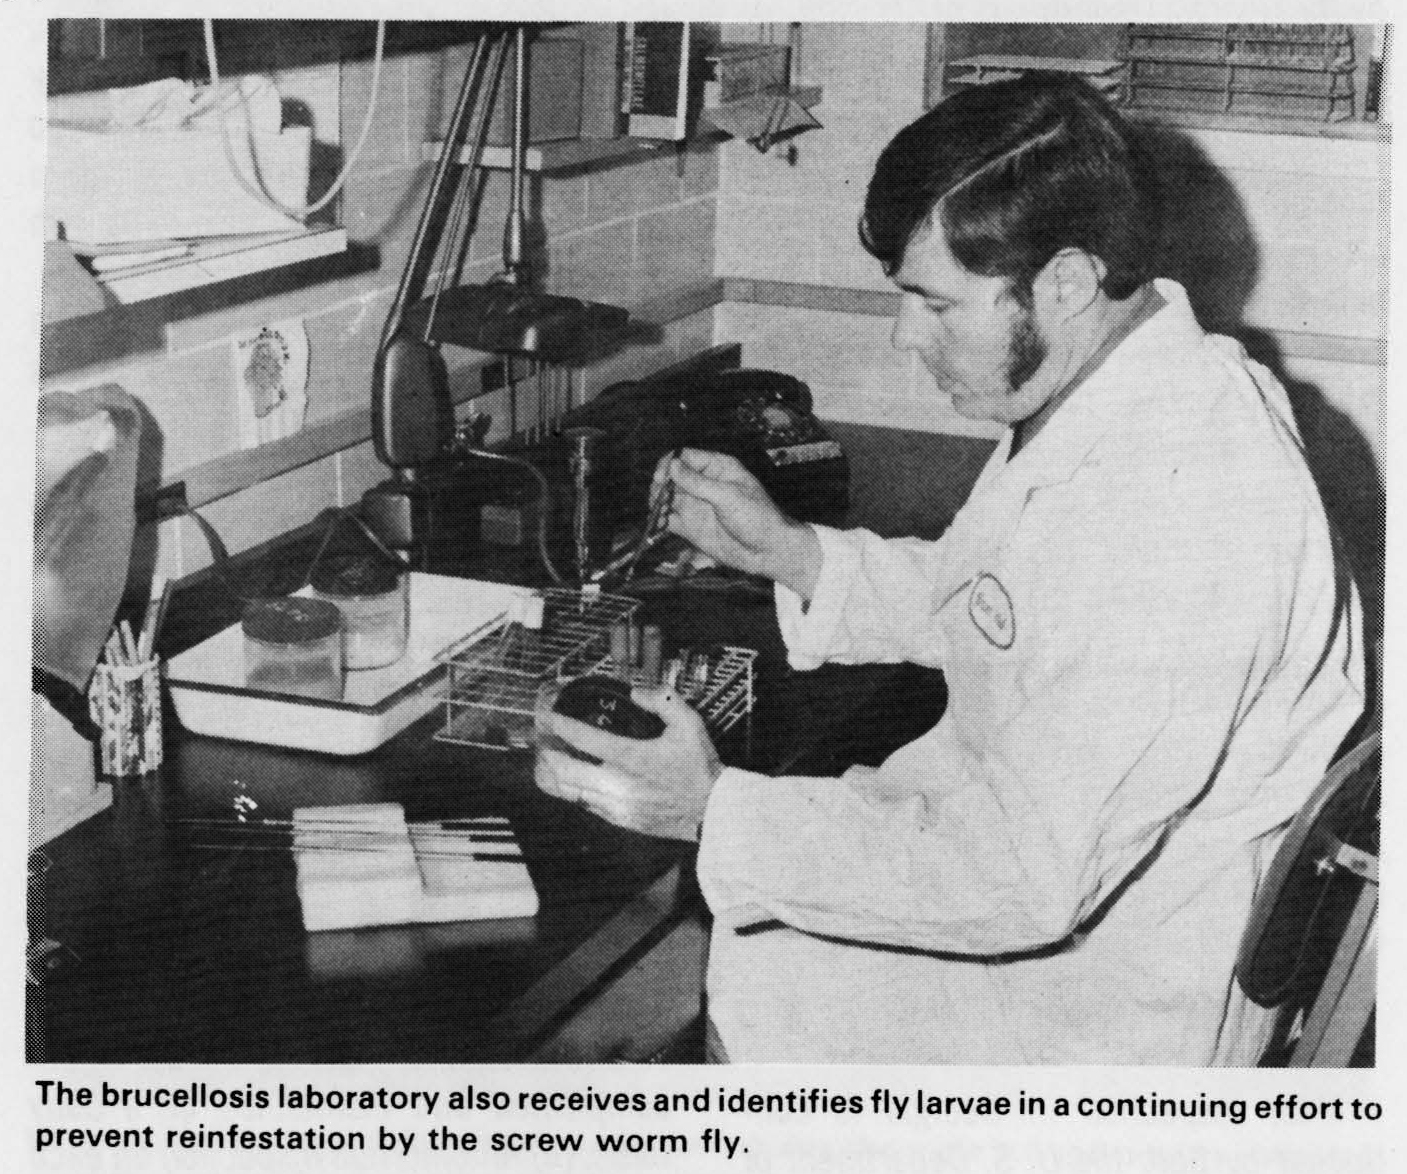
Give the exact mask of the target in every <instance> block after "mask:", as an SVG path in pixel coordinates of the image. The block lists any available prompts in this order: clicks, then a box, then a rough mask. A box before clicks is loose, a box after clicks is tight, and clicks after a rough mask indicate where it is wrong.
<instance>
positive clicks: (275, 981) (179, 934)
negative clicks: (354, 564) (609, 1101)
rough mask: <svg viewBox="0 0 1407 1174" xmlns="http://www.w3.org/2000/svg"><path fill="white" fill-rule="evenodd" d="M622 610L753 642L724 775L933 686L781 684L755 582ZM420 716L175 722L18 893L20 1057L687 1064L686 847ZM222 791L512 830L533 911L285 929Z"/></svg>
mask: <svg viewBox="0 0 1407 1174" xmlns="http://www.w3.org/2000/svg"><path fill="white" fill-rule="evenodd" d="M859 488H860V489H861V491H862V492H863V482H862V483H861V485H860V486H859ZM643 606H644V609H645V614H646V616H647V617H648V618H651V619H653V620H655V621H656V622H659V623H661V625H662V626H663V627H664V628H665V631H666V639H667V641H672V642H674V643H696V644H697V643H704V642H707V641H713V642H727V643H734V644H743V645H747V646H751V647H755V648H757V649H758V650H759V654H760V655H759V660H758V664H757V698H758V703H757V707H756V711H755V713H754V715H753V722H752V726H751V729H750V731H749V734H750V737H747V738H742V737H738V738H734V739H733V740H732V741H731V742H729V743H728V744H727V745H726V746H725V748H724V756H725V760H726V761H729V762H731V763H735V764H737V765H744V766H749V767H752V768H754V769H759V770H762V771H764V772H768V771H770V772H773V773H780V772H790V773H804V774H813V775H828V774H836V773H839V771H840V770H841V769H843V767H844V766H845V765H846V764H847V763H849V762H857V761H859V762H865V761H870V762H873V761H878V760H879V759H880V758H882V757H883V755H884V754H885V753H886V752H888V751H889V750H892V749H893V748H894V747H896V746H898V745H900V744H902V743H903V742H905V741H908V740H909V739H910V738H912V737H914V736H916V735H917V734H918V733H919V732H921V731H922V730H923V729H925V728H927V727H928V726H930V725H931V724H932V722H933V721H935V720H936V719H937V717H938V716H939V714H940V713H941V710H942V707H943V703H944V698H945V694H944V692H943V686H942V681H941V677H940V676H939V675H938V674H936V673H933V672H930V671H924V670H918V669H914V668H912V667H907V666H865V667H850V668H845V667H840V666H824V667H823V668H821V669H819V670H816V671H814V672H808V673H796V672H793V671H791V670H790V669H788V668H787V667H786V664H785V659H784V655H783V651H782V646H781V642H780V638H779V636H778V635H777V631H776V622H775V615H774V612H773V609H772V606H771V602H770V596H768V595H766V594H763V593H760V592H757V591H755V590H754V591H751V592H747V591H743V592H739V591H736V590H726V591H719V590H713V591H701V590H693V589H685V590H682V591H669V592H665V593H664V594H661V595H651V596H648V597H646V599H645V601H644V605H643ZM175 610H179V609H175ZM188 615H196V616H198V617H200V622H199V623H192V622H189V621H182V620H181V619H180V618H179V617H178V618H177V619H176V621H175V622H174V623H173V625H172V627H173V630H174V631H175V632H176V633H177V636H178V639H177V640H176V641H175V642H173V646H172V647H169V648H168V649H167V652H168V654H169V653H170V652H172V651H176V650H177V649H178V648H179V647H183V646H188V645H189V644H191V643H194V642H196V641H197V640H198V639H202V638H204V635H208V634H209V631H204V632H203V633H202V630H201V629H202V628H204V629H209V630H218V628H219V627H220V626H223V624H224V623H226V622H229V617H228V616H223V615H221V614H219V609H218V608H211V607H206V606H201V607H198V608H196V609H195V611H194V612H190V611H188ZM441 721H442V715H440V714H439V713H432V714H431V715H430V716H429V717H427V718H425V719H423V720H422V721H420V722H418V723H416V724H415V725H413V726H411V727H409V728H408V729H407V730H405V731H404V732H403V733H402V734H400V735H399V736H398V737H396V738H395V739H393V740H392V741H390V742H389V743H387V744H386V745H385V746H383V747H382V748H380V749H379V750H377V751H375V752H373V753H371V754H369V755H365V756H362V757H359V758H350V759H348V758H337V757H333V756H328V755H321V754H313V753H307V752H298V751H290V750H282V749H276V748H273V747H268V746H260V745H256V744H252V743H242V742H233V741H224V740H219V739H212V738H204V737H197V736H194V735H190V734H187V733H184V732H181V731H179V730H176V729H172V730H171V731H170V732H169V734H168V745H167V762H166V764H165V766H164V767H163V768H162V770H161V772H160V773H159V774H158V775H157V776H154V777H151V778H148V779H145V780H142V781H140V782H119V783H118V784H117V785H116V786H115V788H114V804H113V806H112V807H111V808H110V809H109V810H107V811H104V812H102V813H100V814H99V815H97V816H95V817H93V818H92V819H90V820H88V821H87V822H86V823H84V824H81V825H79V826H78V827H76V828H74V829H72V830H70V831H69V832H67V833H65V834H64V835H62V836H60V837H59V838H57V839H56V840H54V841H53V842H52V843H50V844H49V845H47V846H46V848H45V852H46V855H47V856H48V858H49V860H50V862H51V867H49V869H48V870H47V871H46V872H45V873H44V874H43V875H42V876H40V877H38V878H37V879H36V880H35V881H33V882H32V884H31V888H30V899H29V906H30V930H31V937H32V938H38V937H41V936H48V937H49V938H52V939H54V940H56V941H58V942H60V943H62V944H63V945H64V946H65V947H68V948H69V949H71V950H72V951H73V952H74V954H75V955H76V956H77V960H76V961H75V962H74V963H73V965H72V966H71V967H69V968H67V969H66V970H65V971H63V972H62V973H59V974H56V975H54V976H53V977H52V978H51V979H50V980H49V981H48V982H47V983H46V984H45V985H43V986H39V987H35V986H31V987H29V988H28V1005H27V1056H28V1059H29V1060H31V1061H51V1062H112V1063H116V1062H150V1061H169V1062H198V1063H207V1062H293V1063H297V1062H332V1063H346V1062H456V1063H465V1062H495V1061H584V1062H590V1061H608V1060H628V1061H641V1060H647V1059H650V1058H654V1057H657V1056H659V1055H660V1054H661V1053H662V1052H665V1053H666V1054H667V1055H669V1058H677V1059H687V1058H690V1057H689V1055H688V1054H687V1053H679V1052H677V1051H676V1052H675V1053H673V1054H670V1053H667V1052H666V1049H668V1048H669V1047H670V1046H671V1044H672V1043H674V1042H675V1041H677V1040H678V1039H679V1038H681V1032H686V1031H687V1029H688V1028H689V1026H690V1025H691V1024H693V1023H695V1022H696V1021H697V1018H698V1012H699V1006H700V993H701V989H702V968H703V960H704V954H705V948H706V941H707V919H706V913H705V911H704V909H703V906H702V902H701V900H700V899H699V897H698V894H697V889H696V886H695V883H694V880H693V869H692V861H693V851H694V850H693V848H692V846H689V845H683V844H679V843H675V842H671V841H665V840H658V839H654V838H651V837H647V836H642V835H637V834H634V833H631V832H626V831H623V830H621V829H618V828H615V827H612V826H610V825H608V824H606V823H604V822H603V821H601V820H599V819H597V818H596V817H594V816H592V815H590V814H588V813H586V812H585V811H584V809H582V808H580V807H576V806H573V805H570V804H567V803H564V802H561V801H560V800H557V799H554V798H551V797H549V796H546V795H544V794H542V793H541V792H539V791H538V790H537V789H536V788H535V787H534V785H533V782H532V765H531V757H530V755H529V754H528V753H527V752H523V751H509V752H499V751H487V750H479V749H475V748H472V747H467V746H461V745H453V744H448V743H444V742H440V741H437V740H435V738H434V733H435V730H436V729H437V728H438V727H439V725H440V723H441ZM740 733H741V731H740ZM239 796H243V797H245V798H246V799H250V800H253V801H254V803H256V804H257V807H255V808H253V809H252V813H253V814H254V815H255V816H256V817H258V818H264V819H270V820H279V819H286V818H287V817H288V815H289V813H290V812H291V811H292V809H293V808H295V807H298V806H302V805H318V804H341V803H370V802H383V801H394V802H399V803H402V804H403V805H404V807H405V811H406V816H407V819H412V820H414V819H432V818H447V817H452V816H461V817H463V816H472V815H486V814H492V815H502V816H507V817H508V819H509V821H510V822H511V825H512V828H513V831H514V833H515V834H516V837H517V839H518V841H519V842H520V843H521V845H522V848H523V853H524V856H525V857H526V860H527V865H528V869H529V871H530V873H531V875H532V879H533V882H534V885H535V886H536V888H537V891H538V894H539V897H540V901H541V908H540V911H539V913H538V915H537V916H536V917H535V918H532V919H523V920H517V921H492V922H462V923H454V924H448V925H428V926H427V925H422V926H393V927H385V928H375V929H365V930H355V931H345V932H336V931H334V932H322V933H316V934H309V933H306V932H305V931H304V930H303V928H302V924H301V919H300V912H299V902H298V897H297V893H296V890H295V883H294V879H295V872H294V863H293V860H292V856H291V853H289V852H288V851H286V850H268V849H270V848H273V847H274V846H273V845H270V844H268V843H267V841H266V840H265V838H264V837H262V836H261V837H251V838H249V839H247V840H240V839H239V834H238V833H237V832H236V833H234V835H233V836H231V835H230V833H229V832H226V833H225V835H224V838H221V837H218V836H216V835H215V834H214V833H213V832H211V831H210V830H209V829H208V828H206V826H205V825H204V824H202V823H193V822H190V821H193V820H205V819H208V818H212V817H214V818H224V819H228V818H229V817H230V816H231V814H232V813H233V812H234V811H235V807H234V800H235V799H236V797H239ZM245 809H246V810H249V808H248V807H247V804H246V805H245ZM207 843H216V845H217V846H215V847H206V846H202V845H205V844H207Z"/></svg>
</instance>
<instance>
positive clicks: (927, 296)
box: [894, 281, 953, 302]
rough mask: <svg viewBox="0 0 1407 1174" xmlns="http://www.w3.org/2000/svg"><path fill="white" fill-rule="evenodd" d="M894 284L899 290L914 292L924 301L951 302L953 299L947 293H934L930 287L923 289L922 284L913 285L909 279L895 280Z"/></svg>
mask: <svg viewBox="0 0 1407 1174" xmlns="http://www.w3.org/2000/svg"><path fill="white" fill-rule="evenodd" d="M894 284H895V285H896V286H898V287H899V288H900V289H901V290H903V291H904V292H905V293H911V294H915V295H916V296H918V297H921V298H923V299H924V300H925V301H930V302H951V301H953V298H951V297H950V296H949V295H947V294H943V293H935V292H934V291H933V290H931V289H924V287H923V286H921V285H915V284H914V283H913V282H911V281H896V282H895V283H894Z"/></svg>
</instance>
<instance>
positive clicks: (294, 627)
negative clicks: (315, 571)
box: [243, 596, 346, 701]
mask: <svg viewBox="0 0 1407 1174" xmlns="http://www.w3.org/2000/svg"><path fill="white" fill-rule="evenodd" d="M243 628H244V668H245V684H246V685H247V686H248V687H249V688H250V689H263V690H267V691H268V692H270V693H290V694H293V695H294V696H297V697H313V698H317V699H319V700H322V701H341V700H342V694H343V691H344V687H345V684H346V671H345V666H344V661H343V655H342V628H343V623H342V613H341V612H340V611H339V610H338V609H337V608H336V607H335V606H334V605H333V604H330V603H328V602H326V601H325V600H321V599H303V598H299V597H296V596H285V597H281V598H274V599H256V600H254V601H252V602H251V603H250V604H249V605H248V606H247V607H246V608H245V612H244V622H243Z"/></svg>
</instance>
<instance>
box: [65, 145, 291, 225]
mask: <svg viewBox="0 0 1407 1174" xmlns="http://www.w3.org/2000/svg"><path fill="white" fill-rule="evenodd" d="M312 137H313V132H312V128H310V127H306V126H300V127H289V128H287V129H285V130H283V131H280V132H279V133H277V134H259V133H255V134H250V133H248V132H247V131H243V132H242V131H241V129H239V128H237V127H236V126H235V125H234V124H233V122H232V124H231V126H230V127H229V128H227V131H226V132H224V133H222V132H221V131H220V130H218V129H217V130H111V131H102V130H88V129H81V128H77V127H71V126H63V125H59V124H51V125H50V127H49V137H48V146H49V160H48V170H47V172H46V176H45V216H46V219H47V220H48V222H49V224H50V227H51V229H53V228H55V227H57V226H62V235H63V236H64V237H65V238H66V239H68V240H71V241H83V242H87V243H91V244H104V243H108V242H115V241H144V240H169V239H172V238H182V237H203V236H229V235H231V234H235V233H253V232H278V231H290V230H293V229H296V228H298V227H299V226H300V222H299V221H298V220H296V219H294V218H292V217H290V216H288V215H286V214H285V213H283V212H281V211H279V210H278V209H277V208H274V207H270V206H269V204H268V203H266V202H265V201H264V200H263V199H261V198H259V195H258V194H257V193H258V192H260V191H261V190H262V191H263V192H265V193H267V194H268V195H269V196H272V197H273V198H274V199H275V200H277V201H278V202H280V203H282V204H283V205H284V206H286V207H290V208H301V207H302V206H303V205H304V204H305V203H307V200H308V165H309V159H310V155H311V151H312ZM238 177H242V178H243V179H244V181H245V184H247V185H248V187H249V188H252V189H253V191H250V190H247V189H246V187H245V186H244V185H242V184H241V183H240V179H239V178H238Z"/></svg>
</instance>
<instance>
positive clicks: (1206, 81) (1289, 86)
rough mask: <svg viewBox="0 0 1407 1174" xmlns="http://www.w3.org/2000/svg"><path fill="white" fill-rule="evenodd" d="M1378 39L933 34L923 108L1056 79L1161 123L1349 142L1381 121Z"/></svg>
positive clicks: (1351, 33)
mask: <svg viewBox="0 0 1407 1174" xmlns="http://www.w3.org/2000/svg"><path fill="white" fill-rule="evenodd" d="M1383 36H1384V31H1383V29H1382V28H1381V27H1375V26H1370V25H1349V24H948V25H934V26H932V28H931V29H930V34H929V70H928V73H929V76H928V94H927V97H928V100H929V104H930V105H931V104H933V103H935V102H937V101H938V100H940V99H941V98H942V97H943V96H944V95H946V94H948V93H951V92H953V90H955V89H957V88H960V87H962V86H965V85H972V84H980V83H982V82H987V81H994V80H997V79H999V78H1002V77H1013V76H1017V75H1019V74H1021V73H1024V72H1027V71H1030V70H1036V69H1046V70H1049V69H1054V70H1058V71H1061V72H1067V73H1076V74H1079V75H1081V76H1084V77H1086V78H1087V79H1089V80H1090V81H1092V82H1093V83H1094V84H1096V85H1098V86H1100V87H1101V88H1102V89H1104V91H1105V92H1106V93H1108V94H1109V95H1110V96H1111V97H1113V98H1114V99H1115V100H1116V101H1117V102H1118V103H1119V104H1120V105H1122V106H1124V107H1125V108H1127V109H1129V110H1136V111H1137V110H1142V111H1149V112H1150V113H1155V114H1156V115H1157V116H1158V117H1160V118H1163V119H1164V120H1166V121H1171V122H1184V123H1191V124H1201V125H1218V126H1227V127H1232V128H1236V129H1261V130H1287V129H1294V130H1303V129H1305V128H1307V127H1313V128H1315V129H1316V130H1317V131H1318V133H1327V134H1333V133H1336V130H1337V131H1343V132H1344V133H1351V127H1352V126H1353V125H1354V124H1361V123H1363V122H1369V121H1373V120H1375V119H1376V118H1377V116H1378V112H1379V109H1380V94H1379V91H1378V86H1379V78H1380V62H1381V59H1382V57H1383V43H1382V42H1383Z"/></svg>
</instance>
